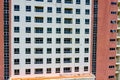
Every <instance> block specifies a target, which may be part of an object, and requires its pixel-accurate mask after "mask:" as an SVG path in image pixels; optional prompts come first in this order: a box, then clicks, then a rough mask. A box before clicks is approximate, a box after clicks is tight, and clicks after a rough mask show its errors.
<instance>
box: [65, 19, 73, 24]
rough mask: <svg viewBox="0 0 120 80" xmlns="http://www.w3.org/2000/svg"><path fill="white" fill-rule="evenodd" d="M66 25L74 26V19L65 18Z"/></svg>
mask: <svg viewBox="0 0 120 80" xmlns="http://www.w3.org/2000/svg"><path fill="white" fill-rule="evenodd" d="M64 23H65V24H72V18H64Z"/></svg>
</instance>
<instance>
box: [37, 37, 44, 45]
mask: <svg viewBox="0 0 120 80" xmlns="http://www.w3.org/2000/svg"><path fill="white" fill-rule="evenodd" d="M35 43H36V44H42V43H43V38H35Z"/></svg>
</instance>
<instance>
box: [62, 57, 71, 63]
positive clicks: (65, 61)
mask: <svg viewBox="0 0 120 80" xmlns="http://www.w3.org/2000/svg"><path fill="white" fill-rule="evenodd" d="M64 63H72V58H64Z"/></svg>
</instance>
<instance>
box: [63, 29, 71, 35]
mask: <svg viewBox="0 0 120 80" xmlns="http://www.w3.org/2000/svg"><path fill="white" fill-rule="evenodd" d="M64 33H65V34H72V28H64Z"/></svg>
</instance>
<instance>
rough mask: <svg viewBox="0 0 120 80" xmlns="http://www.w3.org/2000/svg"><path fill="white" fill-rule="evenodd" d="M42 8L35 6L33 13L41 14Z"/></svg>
mask: <svg viewBox="0 0 120 80" xmlns="http://www.w3.org/2000/svg"><path fill="white" fill-rule="evenodd" d="M43 11H44V8H43V7H41V6H35V12H43Z"/></svg>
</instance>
